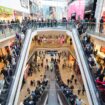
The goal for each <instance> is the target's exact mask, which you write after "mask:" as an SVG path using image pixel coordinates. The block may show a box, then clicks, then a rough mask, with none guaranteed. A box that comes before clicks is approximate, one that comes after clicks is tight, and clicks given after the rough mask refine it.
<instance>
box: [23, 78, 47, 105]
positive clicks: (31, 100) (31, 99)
mask: <svg viewBox="0 0 105 105" xmlns="http://www.w3.org/2000/svg"><path fill="white" fill-rule="evenodd" d="M47 85H48V80H43V81H42V82H40V81H39V82H38V84H37V87H36V89H35V90H34V91H32V92H30V89H27V91H28V93H29V96H28V97H26V99H25V100H24V102H23V104H24V105H37V104H38V101H40V99H41V96H42V95H43V93H44V92H45V91H46V88H47Z"/></svg>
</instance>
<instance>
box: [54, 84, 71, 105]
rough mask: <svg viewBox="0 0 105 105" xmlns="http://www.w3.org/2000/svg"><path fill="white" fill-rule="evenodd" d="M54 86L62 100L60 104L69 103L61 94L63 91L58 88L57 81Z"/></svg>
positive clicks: (66, 104)
mask: <svg viewBox="0 0 105 105" xmlns="http://www.w3.org/2000/svg"><path fill="white" fill-rule="evenodd" d="M56 88H57V93H58V95H59V97H60V99H61V100H62V104H63V105H71V104H70V103H68V101H67V99H66V97H65V95H64V94H63V92H62V91H61V89H60V87H59V85H58V84H57V83H56ZM59 92H60V93H61V94H60V93H59Z"/></svg>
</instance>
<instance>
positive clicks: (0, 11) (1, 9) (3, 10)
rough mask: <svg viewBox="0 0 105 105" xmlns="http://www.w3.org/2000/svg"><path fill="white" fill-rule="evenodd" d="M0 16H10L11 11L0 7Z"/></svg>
mask: <svg viewBox="0 0 105 105" xmlns="http://www.w3.org/2000/svg"><path fill="white" fill-rule="evenodd" d="M0 14H8V15H11V14H13V10H12V9H10V8H6V7H2V6H0Z"/></svg>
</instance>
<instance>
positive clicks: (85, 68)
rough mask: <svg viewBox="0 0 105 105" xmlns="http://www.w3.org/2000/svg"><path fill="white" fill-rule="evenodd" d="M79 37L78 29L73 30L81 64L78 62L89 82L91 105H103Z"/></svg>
mask: <svg viewBox="0 0 105 105" xmlns="http://www.w3.org/2000/svg"><path fill="white" fill-rule="evenodd" d="M78 35H79V34H78V32H77V29H76V28H74V29H72V37H73V39H74V41H75V44H76V47H77V52H78V57H79V61H80V62H81V64H80V62H78V63H79V65H81V66H82V69H83V71H82V72H83V74H84V76H85V79H86V82H87V83H86V84H87V88H88V92H89V93H88V95H89V96H90V100H91V105H101V104H100V101H99V99H98V97H97V90H96V87H95V84H94V82H93V81H92V77H91V73H90V72H89V66H88V63H87V60H86V58H85V54H84V51H83V48H82V45H81V42H80V40H79V36H78ZM78 57H77V58H78ZM80 70H81V69H80ZM85 86H86V85H85ZM90 89H91V90H90Z"/></svg>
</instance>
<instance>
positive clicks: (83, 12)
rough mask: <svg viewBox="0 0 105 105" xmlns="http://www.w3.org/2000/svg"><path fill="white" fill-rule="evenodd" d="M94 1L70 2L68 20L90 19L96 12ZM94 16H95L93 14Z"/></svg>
mask: <svg viewBox="0 0 105 105" xmlns="http://www.w3.org/2000/svg"><path fill="white" fill-rule="evenodd" d="M94 4H95V3H94V0H75V1H73V0H72V1H69V2H68V11H67V12H68V13H67V15H68V19H69V20H70V19H76V20H77V19H81V20H82V19H84V18H90V16H91V15H92V14H93V10H95V5H94ZM93 15H94V14H93Z"/></svg>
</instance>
